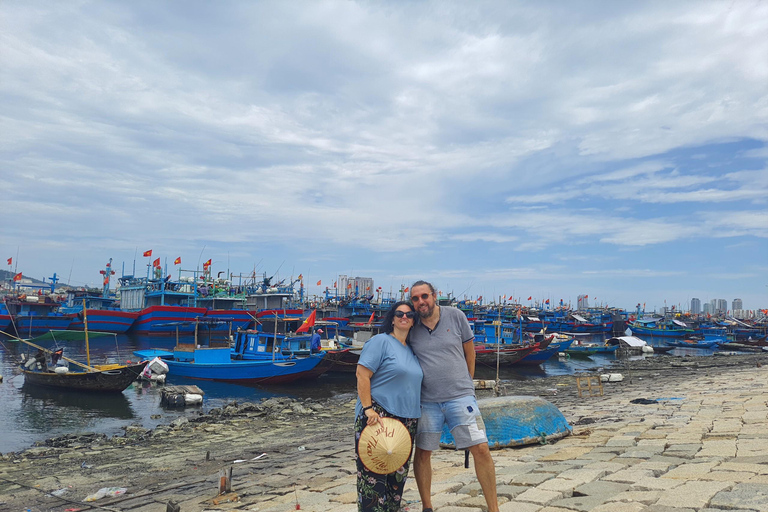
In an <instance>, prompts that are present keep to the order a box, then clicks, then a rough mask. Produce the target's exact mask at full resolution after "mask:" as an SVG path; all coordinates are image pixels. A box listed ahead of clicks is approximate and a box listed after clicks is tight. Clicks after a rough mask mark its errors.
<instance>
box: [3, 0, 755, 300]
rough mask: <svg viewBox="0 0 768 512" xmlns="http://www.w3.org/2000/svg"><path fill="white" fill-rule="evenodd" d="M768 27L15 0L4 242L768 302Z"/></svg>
mask: <svg viewBox="0 0 768 512" xmlns="http://www.w3.org/2000/svg"><path fill="white" fill-rule="evenodd" d="M766 34H768V2H765V1H750V0H736V1H732V0H728V1H718V2H706V1H692V2H687V1H680V2H666V1H649V2H613V1H594V2H589V1H580V2H548V1H545V2H540V1H530V2H525V1H520V2H514V1H510V2H507V1H478V2H458V1H456V2H450V1H434V2H430V1H425V2H383V1H361V2H350V1H306V2H302V1H292V2H282V1H263V2H253V1H237V0H231V1H225V2H203V1H190V2H180V1H167V2H155V1H135V2H118V1H114V2H109V1H76V0H73V1H68V2H53V1H30V2H2V3H0V190H1V192H0V215H2V223H0V257H1V258H0V261H3V262H4V261H5V259H4V258H12V265H11V266H8V267H4V269H6V270H11V271H14V272H23V274H24V275H25V276H30V277H34V278H38V279H42V278H48V277H50V276H52V275H53V274H54V273H56V274H57V276H58V277H60V278H61V281H60V282H63V283H66V284H70V285H75V286H81V285H95V286H100V283H101V276H100V275H99V270H101V269H103V268H104V265H105V264H106V262H107V261H109V259H110V258H112V259H113V263H112V265H113V267H114V268H115V270H116V271H117V274H118V276H119V275H121V274H123V273H125V274H131V273H133V272H134V268H135V269H136V270H135V272H136V274H138V275H145V274H146V271H147V264H148V262H149V260H150V258H144V257H143V256H142V254H143V253H144V251H147V250H152V251H153V257H152V258H151V259H152V260H154V259H155V258H158V257H159V258H161V262H162V264H163V266H164V271H167V272H168V273H169V274H172V275H173V276H177V275H178V274H179V271H183V273H184V274H187V275H189V274H188V272H187V271H191V270H195V269H200V268H201V267H202V263H203V262H205V261H207V260H208V259H210V260H211V261H212V270H213V273H214V274H218V273H219V272H225V273H228V274H234V275H235V276H239V275H241V274H242V275H247V274H251V273H253V272H256V273H257V274H262V273H266V274H267V275H268V276H276V278H278V279H290V278H291V277H292V276H293V277H294V278H295V277H296V276H298V275H299V274H302V275H303V278H304V283H305V285H306V286H307V289H308V291H309V293H319V292H321V291H322V290H324V289H325V287H326V286H332V285H333V282H334V281H335V280H336V279H337V276H339V275H348V276H361V277H372V278H373V279H374V283H375V286H377V287H378V286H381V287H382V289H383V290H384V291H385V292H389V291H390V290H392V291H394V292H397V290H399V289H400V288H401V287H402V286H408V285H410V284H411V283H412V282H413V281H414V280H416V279H426V280H428V281H430V282H433V283H434V284H435V286H436V287H437V288H438V290H439V291H440V292H442V293H443V294H445V293H449V292H450V293H453V294H454V295H455V296H457V297H459V298H463V297H468V298H477V297H478V296H482V297H483V298H484V300H485V301H488V300H492V298H495V299H496V300H499V299H500V298H501V297H511V298H513V299H515V300H521V301H522V302H523V304H526V305H527V304H532V303H534V302H542V301H544V300H546V299H550V301H551V302H552V303H559V301H560V300H563V301H564V302H565V303H572V304H574V305H575V303H576V298H577V296H578V295H587V296H588V297H589V301H590V305H607V306H615V307H623V308H628V309H633V308H634V307H635V305H636V304H638V303H642V304H645V305H646V310H653V309H656V310H659V309H660V308H662V307H664V306H665V305H666V306H672V305H677V306H678V307H680V308H682V309H688V306H689V304H690V299H691V298H693V297H696V298H699V299H700V300H701V301H702V302H707V301H710V300H712V299H718V298H720V299H726V300H727V301H728V307H729V308H730V307H731V301H732V300H733V299H735V298H740V299H742V301H743V307H744V308H745V309H757V308H765V307H768V204H767V198H768V85H767V84H768V37H766ZM177 257H181V259H182V264H181V265H174V264H173V262H174V260H175V259H176V258H177ZM238 279H239V278H238V277H236V278H235V281H237V280H238ZM318 281H319V282H320V283H321V285H320V286H317V285H316V283H317V282H318ZM528 297H532V299H531V301H528V300H527V299H528Z"/></svg>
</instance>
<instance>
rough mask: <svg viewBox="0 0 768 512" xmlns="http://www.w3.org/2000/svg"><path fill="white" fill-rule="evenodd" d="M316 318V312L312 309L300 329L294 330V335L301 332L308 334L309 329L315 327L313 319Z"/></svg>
mask: <svg viewBox="0 0 768 512" xmlns="http://www.w3.org/2000/svg"><path fill="white" fill-rule="evenodd" d="M316 316H317V310H316V309H313V310H312V313H310V314H309V316H308V317H307V319H306V320H304V322H303V323H302V324H301V327H299V328H298V329H296V334H299V333H302V332H308V331H309V328H310V327H314V326H315V317H316Z"/></svg>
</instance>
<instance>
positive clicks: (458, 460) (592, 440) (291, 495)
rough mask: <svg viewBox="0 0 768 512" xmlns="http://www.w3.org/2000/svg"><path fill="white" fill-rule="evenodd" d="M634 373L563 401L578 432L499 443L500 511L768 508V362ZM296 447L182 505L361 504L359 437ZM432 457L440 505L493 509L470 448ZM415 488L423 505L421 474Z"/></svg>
mask: <svg viewBox="0 0 768 512" xmlns="http://www.w3.org/2000/svg"><path fill="white" fill-rule="evenodd" d="M684 371H685V370H681V372H684ZM635 381H636V382H635V383H634V384H633V385H630V386H624V387H622V388H621V390H620V392H619V391H618V390H617V389H615V388H613V387H612V385H611V384H606V388H605V394H604V396H591V397H590V396H585V397H584V398H582V399H580V400H571V403H569V404H565V405H562V406H558V407H559V408H560V410H561V411H562V412H563V414H564V415H565V417H566V418H568V420H569V421H570V422H571V423H572V424H574V423H575V424H576V426H575V427H574V435H572V436H569V437H566V438H564V439H562V440H560V441H558V442H556V443H553V444H548V445H532V446H527V447H521V448H512V449H502V450H497V451H494V452H493V455H494V459H495V462H496V472H497V482H498V493H499V499H500V505H501V511H502V512H567V511H595V512H614V511H616V512H619V511H621V512H624V511H648V512H656V511H675V512H687V511H710V510H731V511H734V510H736V511H739V510H751V511H768V371H766V369H765V368H755V367H754V366H753V367H752V368H742V369H738V370H729V371H728V372H726V373H722V374H718V375H714V376H709V375H700V374H698V373H696V372H692V373H691V375H690V376H689V377H687V378H682V379H680V382H675V383H673V385H670V383H669V382H666V381H665V382H654V379H653V378H652V377H651V378H646V379H644V380H643V379H637V378H636V379H635ZM636 399H641V400H639V402H638V403H632V400H636ZM296 455H297V456H301V458H302V459H303V460H302V461H301V462H299V463H298V465H297V463H296V461H293V463H291V464H288V465H285V466H284V467H283V468H275V467H274V466H273V467H272V469H271V470H270V471H264V472H262V471H258V470H252V471H251V472H249V473H248V474H243V475H238V476H236V477H235V478H233V486H234V494H232V495H231V498H232V499H233V500H237V501H231V502H227V501H226V498H227V497H226V496H222V497H221V498H219V500H218V501H217V502H214V501H212V500H210V499H207V500H204V501H201V500H200V499H199V498H198V499H186V500H185V499H184V497H182V496H179V498H180V505H181V510H182V512H190V511H197V510H258V511H260V512H286V511H288V510H295V509H296V504H297V502H298V504H299V506H300V508H301V510H303V511H312V512H354V511H355V510H356V504H355V503H356V501H355V500H356V491H355V475H354V473H353V470H354V464H353V460H352V457H351V453H350V450H349V449H348V447H339V446H338V444H329V445H328V446H326V447H316V448H315V449H313V450H311V451H310V450H304V451H297V452H296ZM433 460H434V485H433V494H434V498H433V504H434V506H435V509H436V511H439V512H472V511H479V510H483V511H485V510H486V508H485V501H484V499H483V497H482V494H481V490H480V486H479V485H478V483H477V481H476V478H475V475H474V471H473V469H464V456H463V452H455V451H452V450H441V451H440V452H436V453H435V454H434V455H433ZM254 464H257V463H254ZM235 496H236V497H235ZM404 500H405V507H406V508H407V509H408V510H412V511H416V512H420V510H421V504H420V503H419V495H418V493H417V490H416V485H415V482H414V481H413V479H409V481H408V485H407V487H406V491H405V494H404ZM142 510H158V509H157V508H150V507H147V508H145V509H142Z"/></svg>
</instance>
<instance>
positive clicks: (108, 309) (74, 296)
mask: <svg viewBox="0 0 768 512" xmlns="http://www.w3.org/2000/svg"><path fill="white" fill-rule="evenodd" d="M99 272H100V274H101V275H102V276H103V281H102V283H103V286H102V288H101V290H98V289H88V288H85V289H80V290H68V291H67V298H66V301H65V303H64V304H63V305H62V306H61V308H59V311H60V312H62V313H64V314H70V315H72V317H73V318H72V323H70V324H69V329H71V330H74V331H82V330H84V329H85V322H84V314H85V313H87V315H88V323H89V324H90V328H91V330H92V331H100V332H113V333H116V334H122V333H124V332H127V331H128V329H130V328H131V327H132V326H133V322H134V321H135V320H136V318H137V317H138V316H139V313H138V312H132V311H122V310H121V309H120V305H119V301H118V299H117V297H115V296H114V294H112V293H110V288H109V284H110V280H111V277H112V276H113V275H114V273H115V271H114V270H112V259H111V258H110V260H109V261H108V262H107V264H106V266H105V268H104V269H103V270H101V271H99ZM84 312H85V313H84Z"/></svg>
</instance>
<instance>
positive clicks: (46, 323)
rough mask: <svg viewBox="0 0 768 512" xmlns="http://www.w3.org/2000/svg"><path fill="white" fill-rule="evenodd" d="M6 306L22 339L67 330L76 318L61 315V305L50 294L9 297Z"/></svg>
mask: <svg viewBox="0 0 768 512" xmlns="http://www.w3.org/2000/svg"><path fill="white" fill-rule="evenodd" d="M5 305H6V306H7V308H8V311H9V313H10V314H11V316H12V318H13V321H12V325H13V326H14V328H15V330H16V335H17V336H18V337H20V338H23V337H24V336H27V337H28V338H31V337H32V336H33V335H35V334H41V333H44V332H47V331H50V330H52V329H67V328H68V327H69V325H70V324H71V323H72V319H73V318H74V315H69V314H63V313H61V312H60V311H59V308H60V307H61V303H60V302H58V301H57V300H55V299H54V297H53V296H52V295H49V294H39V295H31V294H30V295H27V294H24V293H22V294H20V295H15V296H8V297H6V298H5Z"/></svg>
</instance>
